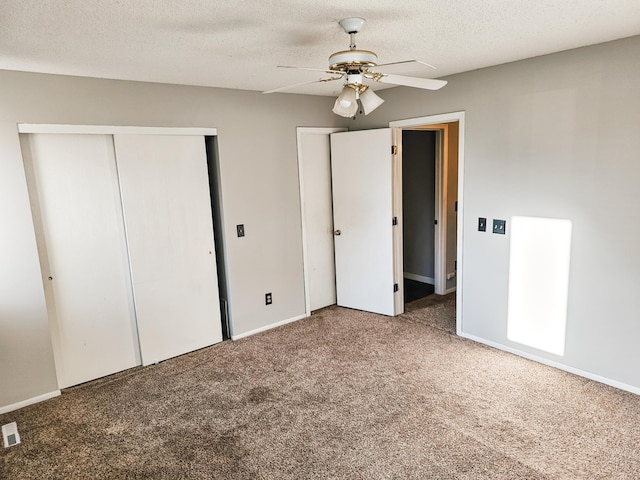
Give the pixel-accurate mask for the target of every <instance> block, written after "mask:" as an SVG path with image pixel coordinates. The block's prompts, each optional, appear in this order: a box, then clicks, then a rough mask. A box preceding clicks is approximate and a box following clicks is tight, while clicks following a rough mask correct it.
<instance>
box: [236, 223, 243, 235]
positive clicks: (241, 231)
mask: <svg viewBox="0 0 640 480" xmlns="http://www.w3.org/2000/svg"><path fill="white" fill-rule="evenodd" d="M236 230H237V231H238V237H244V224H241V225H236Z"/></svg>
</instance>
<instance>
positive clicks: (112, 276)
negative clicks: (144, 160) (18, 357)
mask: <svg viewBox="0 0 640 480" xmlns="http://www.w3.org/2000/svg"><path fill="white" fill-rule="evenodd" d="M23 145H24V147H25V151H24V156H25V169H26V171H27V174H28V176H29V187H30V193H31V196H32V204H33V211H34V220H35V222H34V224H35V227H36V230H37V233H38V235H37V237H38V248H39V250H40V262H41V269H42V274H43V277H44V278H43V282H44V286H45V297H46V301H47V310H48V314H49V321H50V325H51V336H52V340H53V348H54V355H55V361H56V372H57V376H58V384H59V386H60V388H66V387H69V386H72V385H76V384H79V383H83V382H86V381H88V380H93V379H95V378H98V377H102V376H105V375H109V374H112V373H115V372H118V371H121V370H125V369H127V368H131V367H134V366H136V365H138V364H139V352H138V346H137V337H136V331H135V317H134V313H133V302H132V295H131V280H130V276H129V268H128V259H127V249H126V243H125V234H124V225H123V220H122V210H121V203H120V194H119V191H118V182H117V173H116V164H115V158H114V152H113V140H112V137H111V136H109V135H51V134H33V135H28V137H27V140H26V141H25V142H24V143H23Z"/></svg>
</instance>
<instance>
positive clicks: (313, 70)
mask: <svg viewBox="0 0 640 480" xmlns="http://www.w3.org/2000/svg"><path fill="white" fill-rule="evenodd" d="M278 68H293V69H295V70H306V71H308V72H322V73H331V74H333V75H344V72H341V71H340V70H327V69H322V68H307V67H293V66H290V65H278Z"/></svg>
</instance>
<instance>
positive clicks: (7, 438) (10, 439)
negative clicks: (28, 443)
mask: <svg viewBox="0 0 640 480" xmlns="http://www.w3.org/2000/svg"><path fill="white" fill-rule="evenodd" d="M2 442H3V443H4V448H8V447H12V446H14V445H17V444H19V443H20V434H19V433H18V424H17V423H16V422H13V423H7V424H6V425H3V426H2Z"/></svg>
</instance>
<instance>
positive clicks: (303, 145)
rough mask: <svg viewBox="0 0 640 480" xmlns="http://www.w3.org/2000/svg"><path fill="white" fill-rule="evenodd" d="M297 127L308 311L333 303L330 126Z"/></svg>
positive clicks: (334, 292) (334, 274) (333, 268)
mask: <svg viewBox="0 0 640 480" xmlns="http://www.w3.org/2000/svg"><path fill="white" fill-rule="evenodd" d="M305 130H307V129H299V131H298V155H299V169H300V193H301V204H302V218H303V221H302V229H303V237H304V249H305V274H306V276H307V285H306V287H307V296H308V303H309V309H310V311H313V310H318V309H320V308H323V307H327V306H329V305H335V303H336V269H335V258H334V245H333V208H332V198H331V142H330V137H329V134H330V130H329V129H324V130H329V131H324V130H323V131H318V130H317V129H309V130H311V131H310V132H306V131H305Z"/></svg>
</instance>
